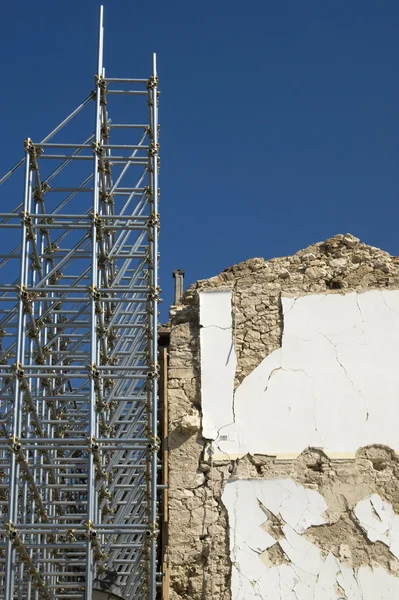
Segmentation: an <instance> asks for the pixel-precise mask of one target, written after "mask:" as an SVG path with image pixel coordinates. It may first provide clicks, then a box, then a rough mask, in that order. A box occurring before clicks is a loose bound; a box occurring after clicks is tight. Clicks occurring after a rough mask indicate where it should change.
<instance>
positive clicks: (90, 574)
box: [85, 6, 104, 600]
mask: <svg viewBox="0 0 399 600" xmlns="http://www.w3.org/2000/svg"><path fill="white" fill-rule="evenodd" d="M103 14H104V9H103V6H101V7H100V20H99V21H100V22H99V31H98V51H97V75H96V97H95V105H96V106H95V120H94V142H93V212H92V227H91V245H92V254H91V302H90V328H91V331H90V365H89V376H90V379H89V380H90V409H89V410H90V416H89V431H88V441H89V455H88V463H89V464H88V478H87V483H88V490H87V528H88V531H87V534H86V535H87V558H86V589H85V600H91V597H92V589H93V581H94V561H93V558H94V557H93V540H94V539H95V538H96V537H97V531H96V529H95V523H96V522H97V514H96V481H95V468H94V454H93V452H94V448H93V446H94V445H95V444H96V439H97V437H98V426H97V411H96V389H95V378H96V377H97V374H98V371H97V362H98V342H97V315H96V294H97V293H98V239H97V223H98V214H99V178H100V173H99V156H100V153H101V85H102V83H103V80H104V79H103V44H104V27H103ZM95 541H97V540H95Z"/></svg>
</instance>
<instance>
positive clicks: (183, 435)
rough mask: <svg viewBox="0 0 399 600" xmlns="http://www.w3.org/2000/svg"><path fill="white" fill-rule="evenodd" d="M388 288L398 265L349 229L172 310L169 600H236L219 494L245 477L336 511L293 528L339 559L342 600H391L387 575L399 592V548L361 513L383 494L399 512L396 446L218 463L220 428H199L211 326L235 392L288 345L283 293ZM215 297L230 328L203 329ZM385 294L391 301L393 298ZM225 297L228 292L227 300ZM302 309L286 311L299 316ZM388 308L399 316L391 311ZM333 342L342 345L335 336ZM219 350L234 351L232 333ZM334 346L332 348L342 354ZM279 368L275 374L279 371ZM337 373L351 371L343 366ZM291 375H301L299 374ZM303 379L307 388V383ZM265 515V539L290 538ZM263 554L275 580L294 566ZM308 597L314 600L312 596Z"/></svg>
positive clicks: (259, 262) (189, 297) (187, 298)
mask: <svg viewBox="0 0 399 600" xmlns="http://www.w3.org/2000/svg"><path fill="white" fill-rule="evenodd" d="M387 289H395V290H396V289H399V260H398V259H397V258H395V257H391V256H390V255H389V254H387V253H386V252H384V251H382V250H380V249H378V248H373V247H370V246H367V245H365V244H362V243H360V242H359V240H357V238H354V237H353V236H351V235H349V234H347V235H337V236H335V237H334V238H331V239H330V240H327V241H325V242H320V243H318V244H314V245H313V246H310V247H309V248H306V249H305V250H301V251H300V252H298V253H297V254H295V255H294V256H291V257H282V258H276V259H272V260H269V261H264V260H263V259H251V260H249V261H246V262H244V263H241V264H239V265H234V266H233V267H231V268H229V269H227V270H226V271H224V272H223V273H221V274H220V275H218V276H217V277H213V278H211V279H208V280H204V281H199V282H197V283H196V284H194V285H193V286H191V288H189V290H187V292H186V293H185V295H184V297H183V299H182V302H181V303H180V304H179V305H178V306H176V307H174V308H173V309H172V311H171V342H170V348H169V369H168V398H169V417H170V430H169V464H170V472H169V480H170V486H169V487H170V489H169V498H170V500H169V546H168V562H169V568H170V582H171V583H170V590H169V598H170V600H183V599H184V600H188V599H190V600H204V599H206V600H208V599H211V600H231V599H232V589H233V588H232V577H233V576H234V573H233V566H232V563H231V560H230V545H231V542H230V527H229V515H228V511H227V509H226V507H225V505H224V503H223V502H222V494H223V491H224V490H225V488H226V486H227V485H230V484H231V483H233V482H234V481H235V480H237V481H240V480H248V479H251V480H256V481H260V482H261V484H262V485H263V484H264V483H265V482H267V481H269V480H288V479H289V480H291V481H292V482H294V483H296V484H297V485H298V486H302V487H303V488H304V489H306V490H313V491H315V492H317V493H318V494H319V495H320V496H321V497H322V498H323V499H324V501H325V503H326V505H327V506H328V509H327V511H325V512H324V513H323V515H324V518H325V520H326V522H325V523H324V524H319V525H310V526H309V527H307V528H306V529H305V530H304V531H303V532H302V533H297V532H295V530H293V531H294V533H295V534H296V535H298V536H300V537H301V539H303V540H305V542H306V541H307V542H309V543H311V545H312V546H314V547H315V548H316V549H319V551H320V552H321V554H322V556H323V557H325V556H327V555H328V554H331V555H332V557H333V558H331V557H330V558H329V559H328V561H330V562H331V561H338V562H339V563H340V564H341V566H342V569H341V573H343V574H342V576H340V579H339V580H337V583H336V590H334V591H336V592H337V593H338V597H339V598H342V599H343V598H346V596H345V592H344V588H345V586H346V587H347V589H349V590H350V593H352V591H351V590H353V593H352V596H350V595H349V596H348V597H350V598H351V600H352V597H353V598H354V599H355V600H378V599H380V600H387V597H386V596H381V595H380V591H379V590H380V587H381V586H380V587H379V582H380V580H381V579H384V578H386V577H387V574H388V575H389V577H391V578H392V579H394V580H395V585H396V580H397V576H398V574H399V563H398V560H397V558H396V556H395V554H394V552H393V550H394V549H393V547H392V545H391V546H390V545H389V544H387V543H384V541H381V540H379V539H377V540H376V541H371V539H370V538H369V537H368V535H367V526H368V521H367V520H366V521H364V522H363V523H361V522H360V521H359V520H358V518H357V517H356V515H355V513H354V509H355V506H356V505H358V504H359V503H361V502H362V501H364V500H365V499H367V498H371V497H374V495H376V496H378V497H380V498H381V499H382V501H383V502H386V503H387V504H390V505H392V508H393V511H394V512H395V513H396V514H397V513H399V485H398V479H399V467H398V459H397V457H396V455H395V453H394V451H393V450H392V449H391V448H389V447H387V446H384V445H383V444H381V443H380V444H378V443H377V442H376V441H375V440H374V441H371V442H370V444H371V445H369V446H367V447H363V448H360V447H359V449H357V452H356V455H355V456H354V458H351V459H349V458H348V456H347V455H345V453H343V454H342V456H341V458H340V459H339V460H337V459H336V458H335V457H334V456H333V455H330V456H327V455H326V453H324V452H323V451H322V450H321V449H320V448H310V449H309V448H306V447H303V448H302V449H300V450H299V451H300V454H299V455H298V456H296V457H294V456H292V457H290V458H289V459H287V458H285V459H284V458H282V457H281V456H280V458H276V457H275V456H274V457H273V456H266V455H265V454H257V453H249V454H247V455H244V456H242V455H241V456H235V457H232V456H226V455H224V456H223V458H220V459H219V457H218V456H217V455H215V454H214V453H212V451H211V448H212V439H213V437H214V436H215V431H213V433H212V432H211V428H212V426H213V424H212V423H210V425H209V431H207V432H206V433H207V434H208V433H210V434H211V435H210V436H209V437H204V435H203V430H202V428H201V426H200V419H201V417H202V406H201V387H202V385H201V369H200V361H201V358H200V351H201V348H200V344H199V338H200V335H202V334H203V333H204V332H203V329H206V328H209V330H210V331H211V330H212V328H216V327H219V328H220V330H222V329H223V330H224V331H226V330H227V333H228V335H229V336H231V334H233V340H234V351H235V355H236V361H237V366H236V369H235V379H234V386H233V387H234V389H238V388H239V386H240V384H242V382H243V381H244V379H245V378H246V377H247V376H248V375H250V374H251V373H252V371H254V369H256V367H257V366H258V365H261V363H262V362H263V361H264V360H265V358H266V357H268V356H269V355H271V353H273V352H274V351H277V350H278V349H279V348H281V346H282V344H281V342H282V338H283V336H284V331H283V320H282V303H281V296H284V297H287V298H289V297H290V296H291V297H298V298H302V297H303V296H309V295H320V294H328V295H338V296H341V295H342V294H350V293H351V292H353V291H357V292H365V291H368V290H387ZM212 290H213V291H215V292H216V293H219V292H228V294H229V295H230V301H232V306H233V310H232V315H231V317H232V323H231V324H230V321H229V322H228V323H227V324H226V323H222V324H221V323H220V322H219V323H215V322H213V323H212V322H211V321H212V320H211V321H209V322H208V323H205V327H200V323H199V295H200V293H201V292H205V291H212ZM363 296H364V295H362V297H363ZM382 298H384V299H385V298H386V296H385V294H384V295H383V296H382ZM225 299H226V295H224V300H223V302H225ZM221 301H222V300H221ZM361 301H362V300H361ZM388 303H389V301H388ZM295 304H296V302H294V303H293V307H292V308H291V309H290V310H295ZM361 308H362V311H363V307H361ZM391 308H394V309H395V310H396V307H395V306H394V307H392V306H391ZM358 313H359V310H358ZM386 314H387V313H386ZM288 317H289V312H288V310H287V314H286V318H288ZM394 318H396V317H394ZM359 331H360V329H359ZM359 331H358V332H357V333H358V334H359V335H360V333H359ZM324 334H325V335H327V337H329V336H330V334H329V332H326V331H324ZM359 339H360V338H359ZM332 341H333V343H335V344H336V343H337V340H335V339H333V340H332ZM223 344H224V345H225V346H226V347H227V344H226V337H224V338H223ZM328 344H330V342H328V341H327V339H326V340H325V347H326V348H327V346H328ZM201 346H202V341H201ZM330 346H331V351H332V350H333V349H334V348H333V346H332V345H331V344H330ZM331 356H332V352H331ZM338 358H339V360H340V361H341V362H342V364H343V365H344V366H345V368H346V366H347V365H346V362H345V361H346V356H344V357H343V360H341V356H340V355H339V356H338ZM336 362H337V367H336V369H337V372H338V368H339V365H338V361H336ZM275 368H277V369H279V365H276V367H275ZM272 371H273V369H271V371H270V375H271V378H270V381H269V384H272V386H273V379H274V378H275V377H276V376H277V379H278V378H279V377H282V376H283V375H284V376H285V375H286V374H282V373H280V374H279V372H278V371H276V372H274V373H272ZM341 372H342V374H341V376H343V375H344V372H343V369H341ZM293 376H294V377H298V375H297V374H295V373H293ZM230 377H231V376H230ZM350 377H351V378H352V379H353V378H354V379H355V380H356V374H355V377H354V376H353V373H350ZM303 381H304V382H305V381H306V379H305V377H303ZM229 385H231V384H229ZM265 387H266V386H265ZM272 389H273V387H272ZM361 391H362V390H361ZM267 393H269V392H267ZM352 393H353V390H352ZM359 406H360V402H359ZM359 411H360V408H359ZM187 414H188V415H191V416H192V421H191V417H190V422H192V423H194V422H197V430H196V431H195V430H194V429H193V428H191V427H190V429H189V430H188V429H185V428H182V427H181V423H182V420H183V421H184V418H185V415H187ZM370 419H371V414H370V415H369V418H368V420H370ZM233 420H234V415H233ZM386 421H389V417H386ZM204 424H205V425H206V422H203V423H202V427H204ZM216 425H217V427H216V429H218V428H220V426H219V422H218V423H217V424H216ZM193 427H194V425H193ZM206 427H208V425H206ZM221 427H223V423H222V424H221ZM214 429H215V428H214ZM204 431H205V430H204ZM216 433H217V431H216ZM221 433H222V434H223V432H221ZM393 447H396V445H393ZM297 451H298V449H297V450H295V452H293V454H294V455H295V454H296V453H297ZM332 454H333V453H332ZM259 506H260V505H259ZM360 506H362V505H360ZM261 510H262V513H263V514H262V518H263V519H264V523H263V525H262V528H263V529H265V531H266V533H267V534H268V535H269V536H271V537H273V538H277V539H282V538H283V536H284V532H283V531H282V528H283V527H284V523H283V521H282V520H281V519H280V518H274V516H273V515H272V513H271V511H270V510H269V509H268V508H267V507H266V506H265V505H264V504H263V505H262V508H261ZM365 512H366V513H367V511H365ZM367 514H368V513H367ZM259 518H260V516H259ZM371 525H372V523H371ZM258 528H259V527H258ZM370 531H371V530H370ZM377 531H378V529H377ZM370 535H372V533H371V534H370ZM381 535H386V534H384V533H383V534H381ZM385 542H386V540H385ZM313 552H314V551H313ZM259 556H260V555H258V557H257V558H258V559H259ZM261 558H262V565H263V564H264V565H266V566H268V567H269V568H270V567H271V568H274V573H278V569H275V567H278V568H279V569H280V568H282V567H287V566H289V562H290V561H289V560H288V558H287V556H286V555H285V554H284V552H283V551H282V549H281V547H280V546H279V544H277V543H275V544H274V545H273V546H271V547H270V548H268V549H266V550H265V551H264V552H263V553H262V555H261ZM325 562H327V559H326V560H325ZM334 564H335V563H334ZM327 566H328V565H327ZM326 568H327V567H324V570H325V569H326ZM324 570H322V571H321V572H320V581H322V580H323V577H325V575H324ZM362 570H364V573H365V574H364V580H362V581H363V582H362V587H363V589H362V590H361V591H360V592H359V590H358V589H357V587H359V586H357V583H356V580H355V578H354V576H351V575H350V573H351V572H352V571H353V573H355V574H356V576H358V574H359V572H360V571H362ZM327 571H328V570H327ZM328 572H329V571H328ZM362 573H363V571H362ZM345 578H346V579H345ZM370 578H371V579H372V581H371V579H370ZM287 582H288V583H289V585H288V588H287V587H286V588H285V589H284V591H282V586H284V585H285V583H284V581H283V582H281V581H280V579H279V577H278V576H276V588H275V591H274V592H273V595H272V596H271V597H272V598H273V600H275V599H277V598H285V597H287V598H289V599H290V600H291V599H292V600H298V599H297V597H296V596H295V593H294V591H292V588H294V589H295V587H294V586H293V585H292V582H289V581H288V579H287V581H286V583H287ZM376 582H377V583H376ZM374 584H375V585H376V586H377V588H376V587H375V585H374ZM373 585H374V588H373ZM290 586H291V590H290ZM356 586H357V587H356ZM382 589H383V586H382V587H381V590H382ZM369 590H372V592H370V591H369ZM283 593H284V594H286V596H284V595H282V594H283ZM339 593H340V594H341V595H339ZM278 594H280V595H278ZM356 594H357V595H356ZM370 594H372V595H370ZM255 597H258V598H259V597H260V598H262V597H263V596H259V595H258V596H255ZM332 597H333V598H334V596H332ZM391 597H392V598H394V597H398V595H397V593H396V592H394V591H393V592H392V595H391V596H388V598H391ZM310 598H312V600H314V599H313V596H312V595H311V596H310ZM322 599H323V600H324V597H322V596H320V598H319V596H315V600H322Z"/></svg>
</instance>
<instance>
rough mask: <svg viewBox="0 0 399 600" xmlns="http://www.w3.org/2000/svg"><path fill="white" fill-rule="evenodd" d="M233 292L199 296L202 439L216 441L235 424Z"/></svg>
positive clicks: (206, 293) (235, 360)
mask: <svg viewBox="0 0 399 600" xmlns="http://www.w3.org/2000/svg"><path fill="white" fill-rule="evenodd" d="M231 299H232V293H231V291H218V292H202V293H201V294H200V326H201V329H200V344H201V369H202V374H201V396H202V430H203V436H204V437H205V438H207V439H211V440H215V439H216V438H217V437H218V435H219V430H220V429H221V428H222V427H223V426H226V425H227V424H229V423H233V421H234V413H233V402H232V399H233V394H234V376H235V371H236V366H237V359H236V353H235V350H234V345H233V335H232V331H233V329H232V327H233V324H232V314H231Z"/></svg>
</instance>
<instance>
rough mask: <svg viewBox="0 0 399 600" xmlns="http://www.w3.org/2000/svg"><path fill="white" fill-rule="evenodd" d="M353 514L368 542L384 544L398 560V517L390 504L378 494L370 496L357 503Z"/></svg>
mask: <svg viewBox="0 0 399 600" xmlns="http://www.w3.org/2000/svg"><path fill="white" fill-rule="evenodd" d="M354 513H355V516H356V519H357V520H358V523H359V525H360V526H361V527H362V529H363V530H364V531H365V532H366V534H367V537H368V538H369V540H370V541H371V542H377V541H380V542H382V543H383V544H386V546H388V548H389V549H390V551H391V552H392V554H394V555H395V556H396V558H398V559H399V515H397V514H395V512H394V510H393V508H392V504H390V503H389V502H386V501H385V500H383V499H382V498H381V497H380V496H378V494H371V496H368V497H367V498H364V499H363V500H362V501H361V502H358V504H357V505H356V507H355V510H354Z"/></svg>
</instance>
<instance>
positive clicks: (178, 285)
mask: <svg viewBox="0 0 399 600" xmlns="http://www.w3.org/2000/svg"><path fill="white" fill-rule="evenodd" d="M173 278H174V280H175V301H174V303H173V304H178V303H179V302H180V300H181V297H182V296H183V281H184V271H182V270H181V269H176V270H175V271H173Z"/></svg>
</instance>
